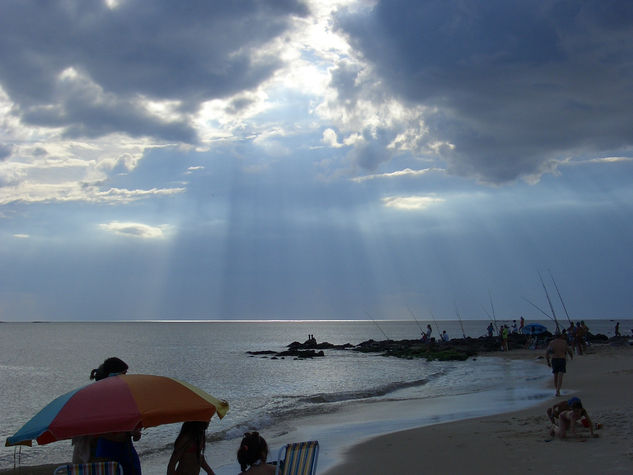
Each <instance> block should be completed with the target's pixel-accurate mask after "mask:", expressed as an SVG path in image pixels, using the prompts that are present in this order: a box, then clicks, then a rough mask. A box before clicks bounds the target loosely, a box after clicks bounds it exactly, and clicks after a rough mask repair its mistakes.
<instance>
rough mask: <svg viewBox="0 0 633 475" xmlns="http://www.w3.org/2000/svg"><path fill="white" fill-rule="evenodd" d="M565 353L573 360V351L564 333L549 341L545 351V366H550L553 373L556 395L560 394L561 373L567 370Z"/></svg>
mask: <svg viewBox="0 0 633 475" xmlns="http://www.w3.org/2000/svg"><path fill="white" fill-rule="evenodd" d="M567 355H569V357H570V358H571V359H572V360H573V359H574V352H573V351H572V350H571V348H570V347H569V345H568V344H567V341H566V340H565V335H564V334H562V333H561V334H559V335H558V336H556V338H554V339H553V340H552V341H550V343H549V345H548V346H547V350H546V351H545V358H546V359H547V366H550V367H551V368H552V373H554V387H555V388H556V396H560V388H561V386H562V385H563V375H564V374H565V372H566V370H567Z"/></svg>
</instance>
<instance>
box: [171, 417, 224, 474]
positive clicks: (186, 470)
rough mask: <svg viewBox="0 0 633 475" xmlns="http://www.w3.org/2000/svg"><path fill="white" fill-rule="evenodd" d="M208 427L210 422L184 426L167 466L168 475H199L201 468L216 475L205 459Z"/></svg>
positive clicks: (196, 422)
mask: <svg viewBox="0 0 633 475" xmlns="http://www.w3.org/2000/svg"><path fill="white" fill-rule="evenodd" d="M207 427H209V422H199V421H190V422H185V423H184V424H183V425H182V427H181V428H180V434H178V437H177V438H176V442H174V451H173V452H172V454H171V458H170V459H169V464H168V465H167V475H176V474H178V475H198V474H199V473H200V469H201V468H202V469H203V470H204V471H205V472H207V473H208V474H209V475H215V473H214V472H213V470H212V469H211V467H209V464H208V463H207V460H206V459H205V457H204V448H205V446H206V434H205V432H206V430H207Z"/></svg>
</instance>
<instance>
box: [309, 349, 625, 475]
mask: <svg viewBox="0 0 633 475" xmlns="http://www.w3.org/2000/svg"><path fill="white" fill-rule="evenodd" d="M530 354H533V352H531V353H530ZM499 356H501V357H505V358H511V359H521V358H525V356H526V355H525V350H519V351H511V352H509V353H506V354H503V355H499ZM632 357H633V347H632V346H629V345H626V346H616V347H612V346H610V345H600V346H599V345H594V346H593V347H592V348H591V349H590V350H589V353H588V354H586V355H582V356H576V357H575V358H574V360H573V361H571V362H569V364H568V367H567V373H566V375H565V378H564V380H563V397H560V398H556V397H554V395H553V392H554V391H553V389H552V397H551V398H550V399H548V400H547V401H545V402H542V403H539V404H537V405H536V406H533V407H531V408H529V409H525V410H521V411H516V412H511V413H504V414H498V415H493V416H486V417H480V418H474V419H466V420H461V421H456V422H449V423H441V424H437V425H433V426H427V427H420V428H416V429H410V430H405V431H398V432H393V433H390V434H386V435H382V436H378V437H374V438H371V439H369V440H366V441H364V442H361V443H360V444H357V445H354V446H353V447H351V448H350V449H349V450H347V451H346V453H345V456H344V460H343V462H342V463H340V464H338V465H336V466H334V467H332V468H331V469H329V470H326V471H324V472H321V473H322V474H323V475H342V474H356V473H357V474H361V473H398V472H404V473H415V472H417V471H425V472H428V473H484V472H486V473H499V474H502V473H503V474H507V473H511V474H512V473H516V474H519V473H525V472H528V471H529V472H534V473H554V472H557V471H561V472H563V471H564V472H567V473H573V472H577V473H592V472H593V473H631V472H633V448H631V445H630V440H631V438H632V437H633V422H631V418H630V413H631V410H632V409H633V402H632V401H631V398H630V391H631V390H632V389H633V358H632ZM552 387H553V382H552V381H550V382H549V384H548V388H552ZM571 395H575V396H578V397H580V398H581V399H582V401H583V405H584V407H585V408H586V409H587V411H588V412H589V415H590V416H591V418H592V420H593V421H594V422H600V423H602V424H603V428H602V429H600V430H599V431H597V433H598V434H599V435H600V437H599V438H595V439H594V438H589V437H587V438H576V439H569V440H559V439H552V437H550V436H549V434H548V430H549V425H550V424H549V421H548V419H547V416H546V415H545V409H546V408H547V407H549V406H551V405H553V404H555V403H556V402H559V401H561V400H564V399H565V397H568V396H571ZM579 432H580V433H582V434H586V435H587V436H588V435H589V432H588V431H586V430H585V431H579Z"/></svg>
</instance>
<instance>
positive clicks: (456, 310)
mask: <svg viewBox="0 0 633 475" xmlns="http://www.w3.org/2000/svg"><path fill="white" fill-rule="evenodd" d="M455 313H456V314H457V319H458V320H459V326H460V327H462V336H463V337H464V340H465V339H466V332H465V331H464V322H462V317H461V315H460V314H459V309H458V308H457V302H455Z"/></svg>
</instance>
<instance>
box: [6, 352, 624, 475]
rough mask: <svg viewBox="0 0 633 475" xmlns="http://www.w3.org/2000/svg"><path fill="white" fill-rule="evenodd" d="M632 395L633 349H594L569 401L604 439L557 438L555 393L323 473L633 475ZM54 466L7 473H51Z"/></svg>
mask: <svg viewBox="0 0 633 475" xmlns="http://www.w3.org/2000/svg"><path fill="white" fill-rule="evenodd" d="M494 355H495V356H502V357H506V358H516V359H529V360H533V359H534V358H535V356H536V355H535V352H534V351H527V350H519V351H511V352H509V353H505V354H503V355H500V354H499V353H495V354H494ZM542 361H543V364H545V361H544V360H542ZM552 382H553V381H552ZM550 384H552V383H550ZM552 387H553V385H552ZM632 391H633V346H628V345H627V346H619V347H613V346H610V345H593V346H592V347H591V348H590V349H589V352H588V354H586V355H583V356H577V357H575V358H574V360H573V361H570V362H569V363H568V365H567V374H566V375H565V379H564V381H563V394H564V397H563V398H565V397H571V395H572V394H573V395H576V396H578V397H580V398H581V399H582V401H583V405H584V406H585V408H586V409H587V411H588V412H589V414H590V416H591V418H592V419H593V420H594V422H600V423H602V424H603V425H604V427H603V428H602V429H600V430H599V431H597V433H598V434H599V435H600V437H599V438H589V437H586V438H578V439H570V440H558V439H556V440H552V438H551V437H550V436H549V434H548V432H549V421H548V419H547V416H546V415H545V409H546V408H547V407H548V406H551V405H553V404H555V403H556V402H558V401H560V400H561V398H555V397H554V396H553V395H554V390H553V389H552V399H551V400H549V401H547V402H546V403H544V404H541V405H539V406H536V407H534V408H531V409H527V410H524V411H520V412H514V413H508V414H501V415H496V416H490V417H483V418H478V419H470V420H466V421H458V422H451V423H446V424H439V425H434V426H429V427H423V428H419V429H413V430H407V431H402V432H396V433H392V434H387V435H384V436H380V437H376V438H374V439H370V440H368V441H366V442H363V443H361V444H359V445H356V446H354V447H352V448H351V449H350V450H349V451H348V452H347V454H346V458H345V461H344V462H343V463H342V464H340V465H338V466H335V467H333V468H332V469H330V470H328V471H327V472H326V473H325V474H324V475H339V474H340V475H342V474H345V475H350V474H351V475H353V474H395V473H412V474H413V473H428V474H455V473H463V474H466V473H486V474H504V475H507V474H525V473H535V474H536V473H538V474H542V473H593V474H612V473H613V474H615V473H633V418H632V416H633V397H632V396H631V394H632ZM580 432H581V433H583V434H586V435H587V436H588V435H589V433H588V431H585V432H582V431H580ZM54 467H55V465H49V466H39V467H21V468H20V469H18V470H15V471H14V470H0V473H3V474H4V473H11V474H17V473H19V474H23V475H26V474H34V475H39V474H51V473H52V472H53V468H54ZM148 475H153V474H148Z"/></svg>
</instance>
